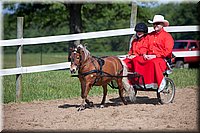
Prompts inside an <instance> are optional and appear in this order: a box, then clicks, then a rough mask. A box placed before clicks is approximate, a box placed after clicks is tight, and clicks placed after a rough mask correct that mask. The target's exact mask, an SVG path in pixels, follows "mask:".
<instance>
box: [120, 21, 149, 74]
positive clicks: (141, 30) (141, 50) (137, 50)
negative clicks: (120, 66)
mask: <svg viewBox="0 0 200 133" xmlns="http://www.w3.org/2000/svg"><path fill="white" fill-rule="evenodd" d="M135 31H136V34H135V36H133V38H132V42H131V48H130V50H129V52H128V56H127V58H125V59H124V60H123V62H124V63H125V64H126V66H127V67H128V71H129V72H133V70H134V69H133V63H132V59H133V58H134V57H136V56H143V55H144V54H147V50H148V45H147V41H148V40H147V38H146V35H147V33H148V27H147V25H146V24H145V23H138V24H137V25H136V26H135Z"/></svg>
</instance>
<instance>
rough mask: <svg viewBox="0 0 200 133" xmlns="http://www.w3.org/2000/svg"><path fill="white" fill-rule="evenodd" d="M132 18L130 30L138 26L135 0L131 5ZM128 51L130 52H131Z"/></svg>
mask: <svg viewBox="0 0 200 133" xmlns="http://www.w3.org/2000/svg"><path fill="white" fill-rule="evenodd" d="M131 5H132V6H131V18H130V28H134V27H135V25H136V19H137V0H133V1H132V4H131ZM132 39H133V38H132V36H131V39H130V42H129V47H128V48H129V49H130V48H131V43H132V41H133V40H132ZM129 49H128V50H129Z"/></svg>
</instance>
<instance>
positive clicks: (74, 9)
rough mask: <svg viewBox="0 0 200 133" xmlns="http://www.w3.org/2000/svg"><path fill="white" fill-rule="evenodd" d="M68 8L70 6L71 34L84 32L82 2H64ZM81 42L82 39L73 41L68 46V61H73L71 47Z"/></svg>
mask: <svg viewBox="0 0 200 133" xmlns="http://www.w3.org/2000/svg"><path fill="white" fill-rule="evenodd" d="M64 5H65V7H66V8H69V16H70V19H69V28H70V34H76V33H81V32H82V18H81V7H82V4H66V3H65V4H64ZM78 44H80V40H75V41H71V42H70V44H69V48H68V61H71V59H70V55H71V51H70V48H73V47H76V46H77V45H78Z"/></svg>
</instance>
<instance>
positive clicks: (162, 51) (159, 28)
mask: <svg viewBox="0 0 200 133" xmlns="http://www.w3.org/2000/svg"><path fill="white" fill-rule="evenodd" d="M148 22H149V23H152V24H153V28H154V30H155V31H153V32H151V33H149V34H148V35H147V37H146V39H147V40H148V51H147V54H143V56H138V57H135V58H134V59H133V60H132V61H133V66H134V71H135V72H137V73H139V74H141V75H143V76H144V81H145V86H146V87H151V88H155V89H156V88H159V89H158V92H160V91H162V90H163V89H164V86H165V84H166V82H165V78H164V76H163V72H164V71H165V70H166V69H167V65H166V62H165V60H164V59H165V58H167V57H169V58H171V54H172V48H173V46H174V40H173V38H172V36H171V35H170V34H169V33H167V32H166V31H165V30H164V29H163V27H165V26H168V25H169V22H168V21H167V20H165V19H164V17H163V16H162V15H155V16H154V18H153V21H150V20H149V21H148ZM140 83H142V82H141V81H140Z"/></svg>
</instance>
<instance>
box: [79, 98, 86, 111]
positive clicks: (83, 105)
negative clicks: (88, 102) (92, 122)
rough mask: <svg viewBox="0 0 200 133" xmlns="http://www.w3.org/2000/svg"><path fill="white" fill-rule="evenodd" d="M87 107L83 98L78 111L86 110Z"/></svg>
mask: <svg viewBox="0 0 200 133" xmlns="http://www.w3.org/2000/svg"><path fill="white" fill-rule="evenodd" d="M84 109H85V99H84V98H83V99H82V103H81V105H80V107H79V108H78V111H81V110H84Z"/></svg>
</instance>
